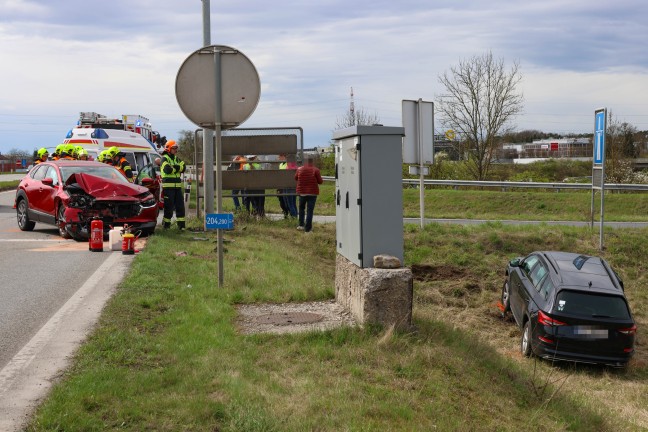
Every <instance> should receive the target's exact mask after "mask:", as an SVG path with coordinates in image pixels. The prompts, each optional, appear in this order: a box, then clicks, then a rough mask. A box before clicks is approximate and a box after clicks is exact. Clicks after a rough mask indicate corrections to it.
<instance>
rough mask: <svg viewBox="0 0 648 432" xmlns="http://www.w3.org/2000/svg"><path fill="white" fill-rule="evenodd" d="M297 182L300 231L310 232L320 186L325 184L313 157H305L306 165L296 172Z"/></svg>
mask: <svg viewBox="0 0 648 432" xmlns="http://www.w3.org/2000/svg"><path fill="white" fill-rule="evenodd" d="M295 180H297V195H299V226H298V227H297V229H298V230H303V231H304V232H310V231H311V230H312V229H313V212H314V211H315V202H316V201H317V195H319V185H321V184H322V183H324V180H322V175H321V174H320V170H319V168H317V167H316V166H315V165H314V158H313V156H312V155H306V156H305V157H304V165H303V166H301V167H299V168H298V169H297V171H296V172H295Z"/></svg>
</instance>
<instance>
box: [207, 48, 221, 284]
mask: <svg viewBox="0 0 648 432" xmlns="http://www.w3.org/2000/svg"><path fill="white" fill-rule="evenodd" d="M214 71H215V79H216V109H215V110H214V112H215V114H216V116H215V117H216V118H215V119H214V125H215V128H214V132H215V136H216V151H215V154H216V184H217V190H216V212H217V213H218V214H221V213H222V212H223V199H222V195H223V193H222V185H223V182H222V179H223V169H222V162H221V142H222V136H221V123H222V121H223V97H222V96H223V93H222V90H223V89H222V81H221V52H220V51H216V52H214ZM210 148H211V146H210ZM212 166H213V165H210V169H209V171H210V177H213V173H212V169H211V167H212ZM212 191H213V189H212ZM213 195H214V194H213V192H212V200H213ZM217 236H218V287H219V288H220V287H222V286H223V230H222V229H218V230H217Z"/></svg>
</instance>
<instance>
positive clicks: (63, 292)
mask: <svg viewBox="0 0 648 432" xmlns="http://www.w3.org/2000/svg"><path fill="white" fill-rule="evenodd" d="M14 194H15V192H13V191H12V192H0V281H1V282H0V299H2V301H0V430H1V431H7V430H8V431H13V430H21V428H22V424H23V422H24V420H25V419H26V418H28V417H27V416H28V415H29V413H30V411H31V409H32V408H33V407H34V406H36V405H37V404H38V402H39V401H40V400H41V399H42V397H44V395H45V394H46V392H47V390H48V389H49V387H50V386H51V384H52V380H53V378H54V377H55V376H56V375H57V374H58V373H59V372H60V370H62V369H64V368H65V367H66V366H67V362H68V360H69V358H70V356H71V355H72V353H73V352H74V350H75V349H76V348H77V347H78V346H79V344H80V343H81V342H82V341H83V339H84V337H85V335H86V334H87V332H88V331H89V330H90V329H91V327H92V325H93V324H94V322H95V321H96V319H97V318H98V317H99V315H100V312H101V309H102V307H103V305H104V304H105V302H106V301H107V300H108V299H109V298H110V296H111V295H112V293H113V292H114V289H115V287H116V286H117V284H118V283H119V281H120V280H121V278H122V277H123V275H124V274H125V273H126V271H127V269H128V265H129V264H130V262H131V260H132V259H133V256H131V255H122V254H121V252H109V251H108V247H107V244H105V245H104V250H105V252H103V253H99V252H90V251H89V250H88V244H87V243H79V242H75V241H74V240H64V239H62V238H61V237H60V236H59V235H58V230H57V229H55V228H53V227H50V226H48V225H43V224H38V223H37V224H36V227H35V229H34V230H33V231H31V232H23V231H20V230H19V229H18V226H17V223H16V211H15V210H14V209H13V208H12V207H13V197H14Z"/></svg>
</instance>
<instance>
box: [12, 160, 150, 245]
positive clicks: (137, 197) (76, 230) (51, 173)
mask: <svg viewBox="0 0 648 432" xmlns="http://www.w3.org/2000/svg"><path fill="white" fill-rule="evenodd" d="M147 180H150V181H147ZM152 182H154V180H153V179H144V180H143V181H142V184H143V185H142V186H140V185H136V184H133V183H130V182H129V181H128V180H127V179H126V178H125V177H124V176H123V175H122V174H121V173H120V172H119V171H118V170H117V169H116V168H115V167H113V166H110V165H107V164H103V163H99V162H90V161H74V160H58V161H48V162H43V163H41V164H38V165H36V166H35V167H34V168H32V169H31V170H30V171H29V173H28V174H27V175H26V176H25V178H23V179H22V180H21V182H20V184H19V185H18V190H17V191H16V201H15V208H16V214H17V219H18V227H19V228H20V229H21V230H22V231H31V230H33V229H34V226H35V224H36V222H42V223H46V224H49V225H55V226H56V227H58V230H59V233H60V234H61V236H62V237H63V238H73V239H75V240H78V241H81V240H87V239H88V233H89V230H90V223H91V222H92V220H93V219H94V218H96V217H98V218H100V219H101V220H102V221H103V223H104V232H105V233H107V232H108V231H109V230H110V226H113V227H114V226H122V225H124V224H128V225H129V226H132V227H133V228H134V229H136V230H140V231H141V232H142V233H143V234H152V233H153V232H154V231H155V226H156V224H157V216H158V212H159V208H158V203H157V200H156V199H155V197H154V196H153V195H152V194H151V192H150V191H149V189H148V188H147V187H146V186H150V185H149V183H152Z"/></svg>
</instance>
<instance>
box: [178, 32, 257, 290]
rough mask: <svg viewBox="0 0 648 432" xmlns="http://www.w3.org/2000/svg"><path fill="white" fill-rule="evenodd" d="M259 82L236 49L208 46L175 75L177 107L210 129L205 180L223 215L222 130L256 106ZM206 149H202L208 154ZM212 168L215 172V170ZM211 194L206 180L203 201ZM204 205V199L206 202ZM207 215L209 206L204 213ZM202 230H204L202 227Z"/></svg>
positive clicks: (220, 281) (220, 248) (220, 264)
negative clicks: (212, 140) (213, 181)
mask: <svg viewBox="0 0 648 432" xmlns="http://www.w3.org/2000/svg"><path fill="white" fill-rule="evenodd" d="M260 96H261V83H260V81H259V74H258V73H257V70H256V68H255V67H254V65H253V64H252V62H251V61H250V60H249V59H248V58H247V57H246V56H245V55H244V54H243V53H242V52H240V51H239V50H237V49H234V48H231V47H228V46H225V45H210V46H207V47H204V48H201V49H199V50H197V51H195V52H194V53H192V54H191V55H190V56H189V57H187V59H186V60H185V61H184V63H182V66H180V69H179V70H178V75H177V76H176V99H177V100H178V105H179V106H180V109H181V110H182V112H183V113H184V115H186V116H187V118H189V120H191V121H192V122H194V123H195V124H197V125H198V126H200V127H202V128H205V129H212V130H213V131H214V137H215V141H216V142H215V146H216V148H215V151H214V152H213V154H214V159H215V160H214V161H213V162H214V163H209V161H208V158H207V157H205V164H204V166H203V175H204V177H205V180H207V179H212V178H214V176H215V177H216V197H217V199H216V211H217V214H220V213H222V210H223V209H222V195H223V193H222V160H221V156H222V152H221V147H222V143H221V140H222V136H221V135H222V134H221V132H222V130H223V129H229V128H233V127H236V126H238V125H240V124H241V123H243V122H244V121H245V120H247V119H248V118H249V117H250V116H251V115H252V113H253V112H254V110H255V109H256V106H257V104H258V103H259V98H260ZM211 146H212V143H210V144H209V146H206V147H205V148H203V151H204V153H205V154H206V155H207V154H209V153H210V149H209V147H211ZM214 168H215V169H214ZM209 194H212V195H213V194H214V190H210V189H209V188H208V187H207V181H205V198H207V195H209ZM205 203H206V204H207V199H205ZM208 212H209V208H208V206H206V208H205V214H207V213H208ZM205 229H207V227H206V225H205ZM222 285H223V233H222V231H221V230H220V229H219V230H218V286H219V287H221V286H222Z"/></svg>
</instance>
